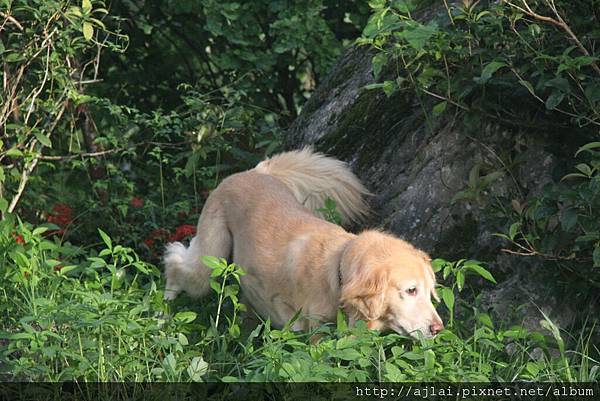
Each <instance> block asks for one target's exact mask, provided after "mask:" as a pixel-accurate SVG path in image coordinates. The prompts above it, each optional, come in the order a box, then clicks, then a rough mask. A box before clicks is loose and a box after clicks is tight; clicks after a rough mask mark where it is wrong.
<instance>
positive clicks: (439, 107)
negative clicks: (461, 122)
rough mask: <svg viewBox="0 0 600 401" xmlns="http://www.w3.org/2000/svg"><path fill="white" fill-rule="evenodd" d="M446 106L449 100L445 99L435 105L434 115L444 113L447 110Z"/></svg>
mask: <svg viewBox="0 0 600 401" xmlns="http://www.w3.org/2000/svg"><path fill="white" fill-rule="evenodd" d="M446 106H448V102H447V101H445V100H444V101H443V102H440V103H438V104H436V105H435V106H433V115H434V116H439V115H440V114H442V113H443V112H444V111H445V110H446Z"/></svg>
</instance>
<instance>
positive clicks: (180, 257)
mask: <svg viewBox="0 0 600 401" xmlns="http://www.w3.org/2000/svg"><path fill="white" fill-rule="evenodd" d="M231 247H232V238H231V234H230V232H229V229H228V228H227V224H226V222H225V218H224V215H223V212H222V209H221V207H220V205H219V204H218V202H217V201H216V200H215V199H214V198H210V197H209V199H208V200H207V203H206V205H205V206H204V209H203V210H202V214H201V215H200V220H199V221H198V227H197V232H196V236H195V237H194V238H192V241H191V242H190V246H189V247H188V248H186V247H185V246H184V245H183V244H182V243H181V242H173V243H170V244H169V245H167V250H166V252H165V257H164V263H165V275H166V277H167V285H166V288H165V299H173V298H175V297H176V296H177V294H179V293H180V292H181V291H185V292H186V293H187V294H188V295H190V296H192V297H195V298H197V297H201V296H203V295H205V294H206V293H207V292H208V291H209V289H210V284H209V283H210V274H211V270H210V269H209V268H208V267H206V266H205V265H204V263H202V257H203V256H216V257H220V258H228V257H229V256H230V255H231Z"/></svg>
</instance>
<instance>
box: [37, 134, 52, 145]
mask: <svg viewBox="0 0 600 401" xmlns="http://www.w3.org/2000/svg"><path fill="white" fill-rule="evenodd" d="M34 134H35V137H36V139H37V140H38V141H39V142H40V143H41V144H42V145H44V146H45V147H47V148H51V147H52V142H51V141H50V138H48V136H47V135H44V133H43V132H42V131H39V130H35V133H34Z"/></svg>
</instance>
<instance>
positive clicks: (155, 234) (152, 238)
mask: <svg viewBox="0 0 600 401" xmlns="http://www.w3.org/2000/svg"><path fill="white" fill-rule="evenodd" d="M167 238H169V232H168V231H167V230H165V229H164V228H157V229H155V230H152V231H151V232H150V234H148V237H146V239H145V240H144V243H145V244H146V246H148V248H152V247H153V246H154V243H155V242H159V243H160V242H165V241H166V240H167Z"/></svg>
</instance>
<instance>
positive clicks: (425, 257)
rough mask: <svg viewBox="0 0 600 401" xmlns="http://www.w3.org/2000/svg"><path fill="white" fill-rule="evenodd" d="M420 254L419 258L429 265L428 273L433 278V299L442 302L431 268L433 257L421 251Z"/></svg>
mask: <svg viewBox="0 0 600 401" xmlns="http://www.w3.org/2000/svg"><path fill="white" fill-rule="evenodd" d="M418 253H419V256H421V257H422V258H423V260H425V263H426V264H427V267H426V269H427V273H428V274H429V276H430V277H431V296H433V298H434V299H435V300H436V301H438V302H440V296H439V295H438V293H437V290H436V289H435V273H434V272H433V268H432V267H431V257H430V256H429V255H428V254H426V253H425V252H423V251H421V250H418Z"/></svg>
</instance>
